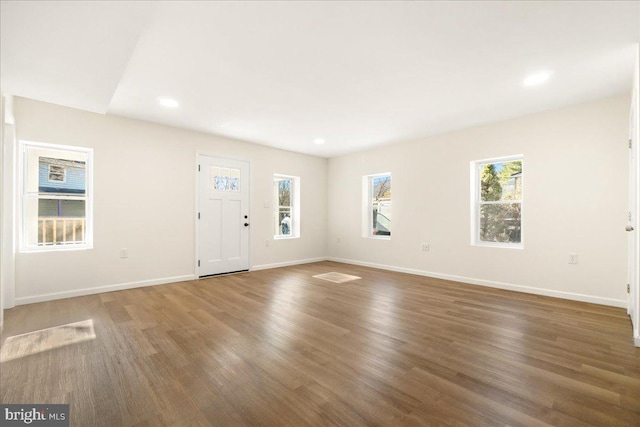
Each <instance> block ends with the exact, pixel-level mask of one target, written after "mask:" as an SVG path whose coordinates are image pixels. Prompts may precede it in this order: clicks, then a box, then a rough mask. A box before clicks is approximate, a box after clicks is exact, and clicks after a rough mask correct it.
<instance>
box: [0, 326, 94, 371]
mask: <svg viewBox="0 0 640 427" xmlns="http://www.w3.org/2000/svg"><path fill="white" fill-rule="evenodd" d="M95 338H96V333H95V330H94V329H93V319H89V320H83V321H81V322H75V323H69V324H67V325H60V326H55V327H53V328H47V329H41V330H39V331H34V332H28V333H26V334H21V335H15V336H12V337H8V338H7V339H6V340H5V341H4V343H2V348H1V349H0V362H8V361H9V360H14V359H19V358H21V357H25V356H30V355H32V354H36V353H42V352H44V351H48V350H52V349H54V348H58V347H64V346H66V345H71V344H77V343H80V342H83V341H89V340H92V339H95Z"/></svg>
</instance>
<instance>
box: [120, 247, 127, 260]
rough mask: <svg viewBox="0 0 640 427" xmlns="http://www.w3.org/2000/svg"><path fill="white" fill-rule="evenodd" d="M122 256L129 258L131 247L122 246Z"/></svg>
mask: <svg viewBox="0 0 640 427" xmlns="http://www.w3.org/2000/svg"><path fill="white" fill-rule="evenodd" d="M120 258H123V259H124V258H129V249H127V248H122V249H120Z"/></svg>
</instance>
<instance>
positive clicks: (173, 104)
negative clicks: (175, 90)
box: [158, 96, 180, 108]
mask: <svg viewBox="0 0 640 427" xmlns="http://www.w3.org/2000/svg"><path fill="white" fill-rule="evenodd" d="M158 104H160V105H162V106H163V107H166V108H178V107H179V106H180V104H178V101H176V100H175V99H173V98H166V97H163V96H161V97H159V98H158Z"/></svg>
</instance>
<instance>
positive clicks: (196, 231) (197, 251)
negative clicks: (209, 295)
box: [193, 150, 253, 280]
mask: <svg viewBox="0 0 640 427" xmlns="http://www.w3.org/2000/svg"><path fill="white" fill-rule="evenodd" d="M200 156H208V157H218V158H221V159H227V160H236V161H240V162H247V163H248V164H249V184H248V185H249V195H248V197H249V206H248V210H249V221H250V222H253V221H252V220H251V206H252V204H251V182H253V162H252V161H251V159H248V158H246V157H235V156H225V155H221V154H216V153H212V152H210V151H200V150H196V156H195V164H194V171H195V173H194V176H195V179H194V191H195V198H194V199H195V206H194V210H193V220H194V222H195V224H194V234H195V238H194V254H195V257H194V260H193V275H194V277H195V280H198V279H200V276H199V275H198V260H199V259H200V234H199V232H200V221H198V212H199V209H200V175H199V174H198V172H199V171H198V165H199V164H200ZM252 234H253V232H252V230H251V227H249V245H248V247H247V251H248V262H249V266H248V270H247V271H251V265H252V264H251V242H252V241H253V239H252Z"/></svg>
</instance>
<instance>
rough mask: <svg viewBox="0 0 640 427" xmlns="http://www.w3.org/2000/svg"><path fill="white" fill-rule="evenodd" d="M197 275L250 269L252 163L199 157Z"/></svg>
mask: <svg viewBox="0 0 640 427" xmlns="http://www.w3.org/2000/svg"><path fill="white" fill-rule="evenodd" d="M198 196H199V201H198V205H199V206H198V219H197V221H198V226H197V228H196V229H197V233H198V263H197V265H198V276H199V277H203V276H210V275H214V274H223V273H232V272H236V271H244V270H248V269H249V162H246V161H242V160H233V159H226V158H222V157H212V156H205V155H199V156H198Z"/></svg>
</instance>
